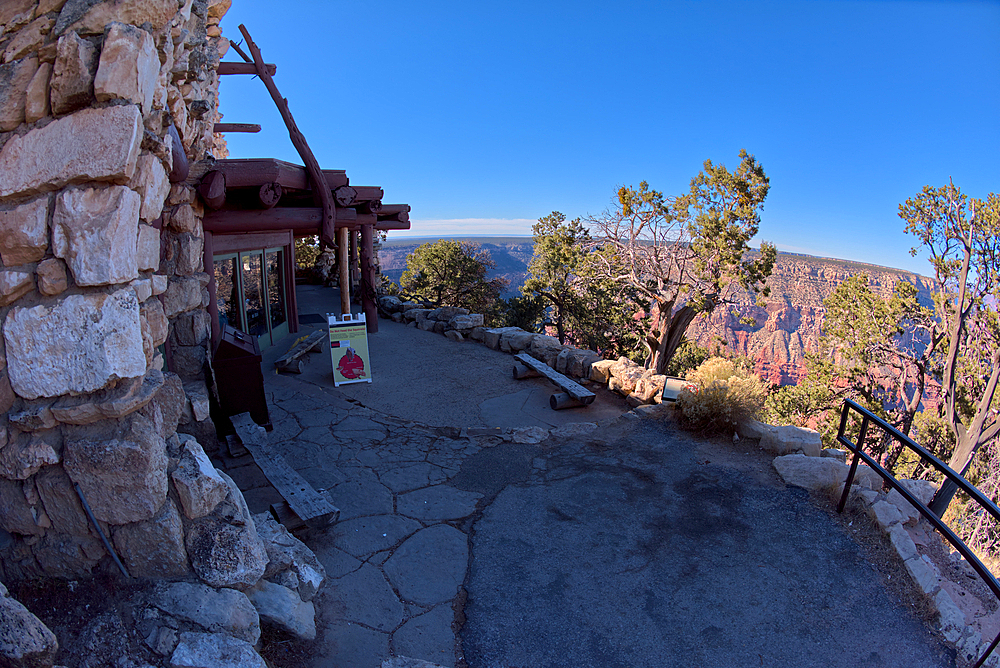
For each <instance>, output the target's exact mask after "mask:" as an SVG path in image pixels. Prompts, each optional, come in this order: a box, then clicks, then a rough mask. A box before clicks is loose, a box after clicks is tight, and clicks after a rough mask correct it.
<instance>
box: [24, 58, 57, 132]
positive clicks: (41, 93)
mask: <svg viewBox="0 0 1000 668" xmlns="http://www.w3.org/2000/svg"><path fill="white" fill-rule="evenodd" d="M51 76H52V63H41V64H40V65H39V66H38V70H37V71H36V72H35V76H33V77H31V83H29V84H28V89H27V90H26V91H25V95H24V120H25V122H26V123H34V122H35V121H37V120H40V119H42V118H45V117H46V116H48V115H49V114H50V113H51V112H52V109H51V107H50V106H49V78H50V77H51Z"/></svg>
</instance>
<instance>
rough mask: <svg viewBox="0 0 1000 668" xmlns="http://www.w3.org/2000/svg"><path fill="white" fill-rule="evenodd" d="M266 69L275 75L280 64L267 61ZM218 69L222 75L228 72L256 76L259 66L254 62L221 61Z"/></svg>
mask: <svg viewBox="0 0 1000 668" xmlns="http://www.w3.org/2000/svg"><path fill="white" fill-rule="evenodd" d="M264 69H265V70H267V73H268V74H270V75H271V76H272V77H273V76H274V75H275V73H276V72H277V71H278V66H277V65H274V64H273V63H266V64H265V65H264ZM216 71H217V72H218V73H219V74H220V75H222V76H226V75H227V74H253V75H255V76H256V74H257V66H256V65H254V64H253V63H219V69H218V70H216Z"/></svg>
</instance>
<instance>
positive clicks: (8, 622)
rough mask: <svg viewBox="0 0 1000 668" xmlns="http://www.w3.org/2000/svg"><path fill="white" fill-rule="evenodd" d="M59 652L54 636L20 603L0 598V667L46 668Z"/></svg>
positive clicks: (11, 599) (5, 597)
mask: <svg viewBox="0 0 1000 668" xmlns="http://www.w3.org/2000/svg"><path fill="white" fill-rule="evenodd" d="M57 651H59V643H58V642H57V641H56V637H55V635H54V634H53V633H52V631H50V630H49V629H48V627H47V626H45V624H42V622H41V620H39V619H38V617H36V616H35V615H33V614H32V613H31V612H30V611H29V610H28V609H27V608H25V607H24V606H23V605H21V603H19V602H18V601H16V600H14V599H13V598H10V597H9V596H0V665H5V666H23V667H24V668H48V667H49V666H51V665H52V663H53V661H54V660H55V656H56V652H57Z"/></svg>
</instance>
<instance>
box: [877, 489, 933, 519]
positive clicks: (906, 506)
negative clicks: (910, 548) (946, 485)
mask: <svg viewBox="0 0 1000 668" xmlns="http://www.w3.org/2000/svg"><path fill="white" fill-rule="evenodd" d="M899 484H900V485H902V486H903V487H904V488H906V490H907V491H909V492H910V494H913V496H915V497H917V500H918V501H920V502H921V503H922V504H924V505H925V506H926V505H927V504H928V503H930V502H931V499H933V498H934V494H935V493H936V492H937V485H935V484H934V483H932V482H929V481H927V480H900V481H899ZM885 500H886V501H887V502H889V503H891V504H892V505H894V506H896V508H898V509H899V512H900V513H902V514H903V517H904V519H903V523H904V524H910V525H912V524H916V523H917V521H918V520H919V519H920V517H921V515H920V511H919V510H917V509H916V508H914V507H913V505H912V504H910V502H909V501H907V500H906V499H905V498H903V495H902V494H900V493H899V492H897V491H896V490H894V489H892V490H889V494H888V495H887V496H886V499H885Z"/></svg>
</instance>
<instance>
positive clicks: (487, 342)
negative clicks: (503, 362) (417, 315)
mask: <svg viewBox="0 0 1000 668" xmlns="http://www.w3.org/2000/svg"><path fill="white" fill-rule="evenodd" d="M407 315H409V313H407ZM513 331H524V330H522V329H521V328H520V327H494V328H492V329H486V330H484V331H483V345H484V346H486V347H488V348H492V349H493V350H500V339H501V338H503V335H504V333H505V332H513Z"/></svg>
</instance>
